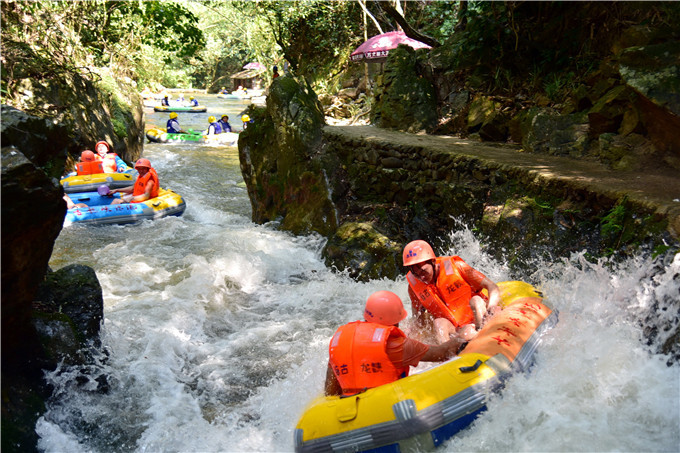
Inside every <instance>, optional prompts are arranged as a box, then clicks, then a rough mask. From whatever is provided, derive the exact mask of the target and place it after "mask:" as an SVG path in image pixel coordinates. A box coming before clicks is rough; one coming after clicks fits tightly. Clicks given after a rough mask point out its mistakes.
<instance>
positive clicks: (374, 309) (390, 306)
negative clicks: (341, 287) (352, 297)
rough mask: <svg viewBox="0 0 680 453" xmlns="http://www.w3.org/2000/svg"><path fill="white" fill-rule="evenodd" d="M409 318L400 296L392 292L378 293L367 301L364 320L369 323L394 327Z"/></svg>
mask: <svg viewBox="0 0 680 453" xmlns="http://www.w3.org/2000/svg"><path fill="white" fill-rule="evenodd" d="M406 316H408V313H406V310H404V304H403V303H402V302H401V299H400V298H399V296H397V295H396V294H394V293H393V292H391V291H378V292H377V293H373V294H371V295H370V296H369V297H368V299H367V300H366V308H364V319H365V320H366V321H368V322H375V323H377V324H384V325H386V326H393V325H395V324H397V323H398V322H399V321H401V320H402V319H404V318H405V317H406Z"/></svg>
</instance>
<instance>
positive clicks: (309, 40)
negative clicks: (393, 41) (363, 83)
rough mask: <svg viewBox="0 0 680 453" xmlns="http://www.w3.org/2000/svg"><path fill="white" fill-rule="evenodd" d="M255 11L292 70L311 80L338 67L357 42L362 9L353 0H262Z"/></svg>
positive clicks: (326, 74) (321, 76)
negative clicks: (281, 0) (266, 26)
mask: <svg viewBox="0 0 680 453" xmlns="http://www.w3.org/2000/svg"><path fill="white" fill-rule="evenodd" d="M254 11H255V12H256V13H257V14H261V15H262V16H263V17H264V18H265V19H266V21H267V22H268V24H269V27H270V30H271V33H272V37H273V38H274V40H275V42H276V43H277V44H278V45H279V47H280V48H281V50H282V52H283V56H284V57H285V59H286V60H287V61H288V62H289V63H290V64H291V68H292V70H293V71H294V72H295V73H296V74H297V75H300V76H303V77H305V78H307V79H308V80H310V81H311V82H312V83H314V82H315V81H316V80H317V79H321V78H326V77H327V76H328V74H329V73H331V72H332V71H333V69H335V70H336V71H337V70H339V69H340V65H341V63H343V62H346V61H347V57H348V55H349V53H350V51H351V49H353V48H354V46H355V45H356V44H357V42H360V41H358V40H359V39H360V38H359V37H360V29H361V23H362V21H361V16H360V14H361V9H360V7H359V5H358V4H356V3H355V2H328V1H324V0H296V1H289V2H279V1H261V2H257V3H256V5H255V6H254Z"/></svg>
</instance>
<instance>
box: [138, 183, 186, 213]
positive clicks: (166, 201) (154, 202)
mask: <svg viewBox="0 0 680 453" xmlns="http://www.w3.org/2000/svg"><path fill="white" fill-rule="evenodd" d="M141 204H145V205H147V206H148V207H150V208H151V209H153V210H154V211H155V212H156V213H157V214H163V216H165V215H168V213H172V214H173V215H174V214H176V212H177V211H178V210H179V209H181V212H184V208H185V206H186V204H185V202H184V199H183V198H182V196H181V195H179V194H178V193H176V192H173V191H172V190H167V189H163V188H162V187H161V188H159V189H158V196H157V197H156V198H151V199H150V200H146V201H142V202H141Z"/></svg>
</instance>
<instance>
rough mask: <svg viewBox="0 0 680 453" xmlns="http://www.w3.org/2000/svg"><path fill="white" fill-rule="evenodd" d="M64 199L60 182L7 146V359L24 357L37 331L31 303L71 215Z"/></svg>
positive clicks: (4, 211) (4, 225)
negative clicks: (14, 355) (14, 354)
mask: <svg viewBox="0 0 680 453" xmlns="http://www.w3.org/2000/svg"><path fill="white" fill-rule="evenodd" d="M45 132H46V136H49V135H50V134H52V133H54V132H49V131H45ZM33 152H35V153H38V152H39V151H38V150H35V149H34V150H33ZM61 154H62V155H64V154H65V150H64V149H62V150H61ZM62 196H63V191H62V188H61V186H60V185H59V182H58V180H56V179H55V178H50V177H48V176H47V175H46V174H45V172H43V171H42V170H41V169H40V168H37V167H36V166H35V165H33V163H32V162H31V161H29V160H28V159H27V158H26V156H24V155H23V153H22V152H21V151H19V150H18V149H17V148H14V147H3V148H2V197H3V203H2V344H3V361H4V360H5V358H6V357H7V356H8V355H9V354H11V352H12V351H17V352H18V353H20V350H21V348H22V347H24V345H25V344H26V343H27V335H28V336H30V332H31V331H32V327H31V325H30V316H31V303H32V302H33V297H34V296H35V292H36V288H37V287H38V284H39V283H40V282H41V281H42V280H43V278H44V275H45V272H46V271H47V263H48V262H49V259H50V256H51V254H52V247H53V246H54V241H55V240H56V238H57V236H58V235H59V232H60V231H61V227H62V224H63V222H64V215H65V214H66V203H65V202H64V201H63V200H62ZM27 332H29V333H28V334H27Z"/></svg>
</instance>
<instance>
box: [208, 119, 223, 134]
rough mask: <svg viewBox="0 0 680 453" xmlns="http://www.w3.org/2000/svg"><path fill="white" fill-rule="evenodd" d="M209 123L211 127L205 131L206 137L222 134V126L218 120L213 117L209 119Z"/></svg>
mask: <svg viewBox="0 0 680 453" xmlns="http://www.w3.org/2000/svg"><path fill="white" fill-rule="evenodd" d="M208 123H210V126H208V130H207V131H205V135H217V134H221V133H222V126H220V123H219V122H217V118H215V117H214V116H211V117H210V118H208Z"/></svg>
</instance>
